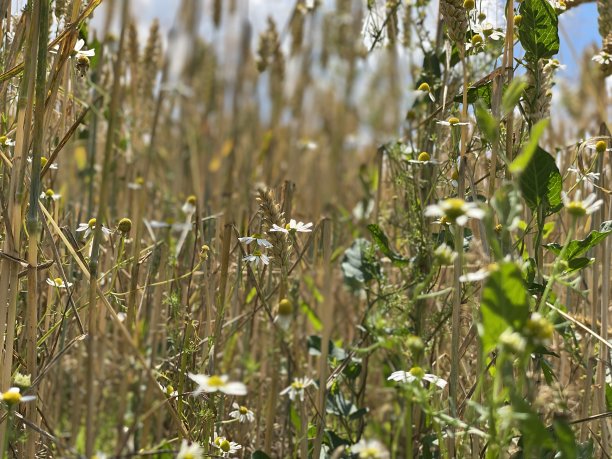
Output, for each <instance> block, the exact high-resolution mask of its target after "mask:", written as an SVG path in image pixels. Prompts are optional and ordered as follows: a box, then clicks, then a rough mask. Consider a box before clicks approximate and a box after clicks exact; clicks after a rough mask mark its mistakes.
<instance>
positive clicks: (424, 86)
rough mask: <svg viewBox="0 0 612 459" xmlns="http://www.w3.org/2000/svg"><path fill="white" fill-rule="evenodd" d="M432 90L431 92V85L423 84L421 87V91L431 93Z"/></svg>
mask: <svg viewBox="0 0 612 459" xmlns="http://www.w3.org/2000/svg"><path fill="white" fill-rule="evenodd" d="M430 90H431V88H430V87H429V85H428V84H427V83H421V84H420V85H419V91H423V92H429V91H430Z"/></svg>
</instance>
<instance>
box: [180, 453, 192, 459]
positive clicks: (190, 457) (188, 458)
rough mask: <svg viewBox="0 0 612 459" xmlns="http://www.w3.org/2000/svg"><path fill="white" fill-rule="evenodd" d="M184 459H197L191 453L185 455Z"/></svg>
mask: <svg viewBox="0 0 612 459" xmlns="http://www.w3.org/2000/svg"><path fill="white" fill-rule="evenodd" d="M183 458H184V459H195V456H194V455H193V454H191V453H185V454H183Z"/></svg>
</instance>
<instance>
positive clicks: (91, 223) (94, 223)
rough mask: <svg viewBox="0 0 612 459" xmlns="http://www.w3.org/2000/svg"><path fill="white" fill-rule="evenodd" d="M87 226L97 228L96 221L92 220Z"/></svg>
mask: <svg viewBox="0 0 612 459" xmlns="http://www.w3.org/2000/svg"><path fill="white" fill-rule="evenodd" d="M87 226H89V227H90V228H93V227H95V226H96V219H95V218H92V219H90V220H89V221H88V222H87Z"/></svg>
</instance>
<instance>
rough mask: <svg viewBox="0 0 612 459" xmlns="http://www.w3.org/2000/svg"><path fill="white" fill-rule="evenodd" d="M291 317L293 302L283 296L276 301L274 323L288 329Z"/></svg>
mask: <svg viewBox="0 0 612 459" xmlns="http://www.w3.org/2000/svg"><path fill="white" fill-rule="evenodd" d="M292 319H293V304H292V303H291V301H290V300H288V299H287V298H283V299H282V300H280V301H279V302H278V309H277V313H276V317H274V323H275V324H277V325H278V326H279V327H280V328H282V329H283V330H285V331H286V330H288V329H289V326H290V325H291V320H292Z"/></svg>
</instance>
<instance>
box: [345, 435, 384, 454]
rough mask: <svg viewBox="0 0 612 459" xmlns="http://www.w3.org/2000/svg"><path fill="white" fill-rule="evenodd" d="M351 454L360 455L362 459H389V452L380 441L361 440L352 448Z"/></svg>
mask: <svg viewBox="0 0 612 459" xmlns="http://www.w3.org/2000/svg"><path fill="white" fill-rule="evenodd" d="M350 449H351V453H355V454H357V455H358V457H359V458H360V459H388V458H389V451H387V449H386V448H385V446H384V445H383V444H382V443H381V442H379V441H378V440H365V439H363V438H362V439H361V440H359V442H358V443H356V444H354V445H353V446H351V448H350Z"/></svg>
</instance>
